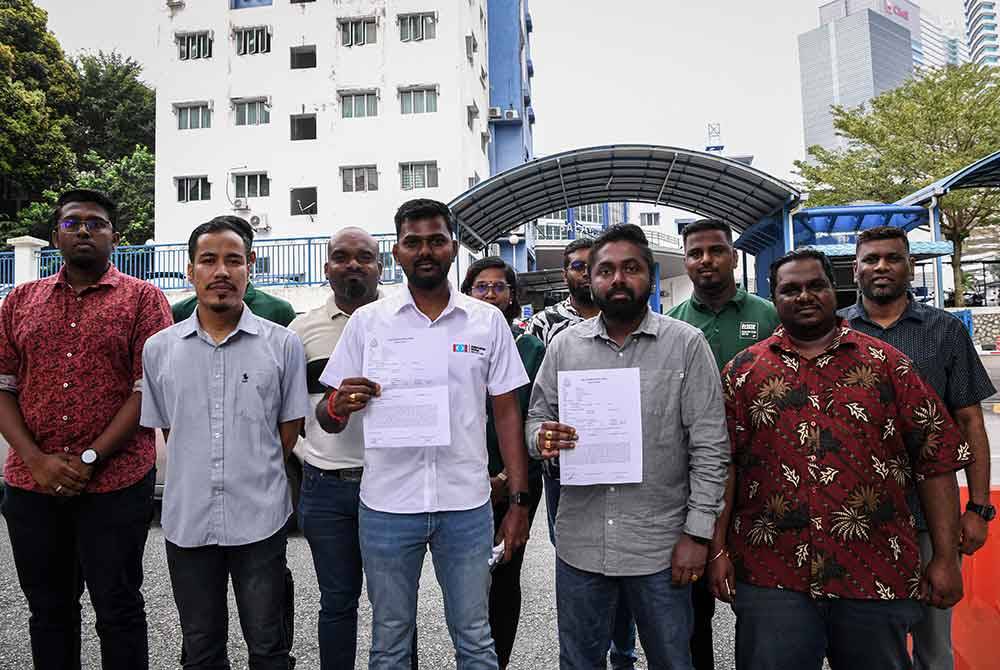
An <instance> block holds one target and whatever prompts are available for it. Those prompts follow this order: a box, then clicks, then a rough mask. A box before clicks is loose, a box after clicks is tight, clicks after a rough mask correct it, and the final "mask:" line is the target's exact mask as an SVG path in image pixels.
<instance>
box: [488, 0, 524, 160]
mask: <svg viewBox="0 0 1000 670" xmlns="http://www.w3.org/2000/svg"><path fill="white" fill-rule="evenodd" d="M487 10H488V12H489V16H488V26H489V54H490V70H489V72H490V107H499V108H501V109H502V110H505V111H506V110H509V109H513V110H515V111H517V115H518V118H517V120H510V121H507V120H503V119H500V120H492V121H490V132H491V133H492V135H493V142H492V143H491V146H490V152H489V154H490V174H498V173H500V172H503V171H504V170H508V169H510V168H512V167H516V166H518V165H521V164H522V163H525V162H527V161H530V160H532V159H534V157H535V152H534V148H533V142H532V124H531V122H530V120H529V117H530V116H532V115H533V113H534V112H533V111H532V110H531V109H530V104H529V102H528V101H530V99H531V77H530V76H528V60H529V59H530V58H531V34H530V32H529V31H528V28H527V26H528V24H529V23H530V21H529V18H528V17H529V14H528V1H527V0H488V3H487Z"/></svg>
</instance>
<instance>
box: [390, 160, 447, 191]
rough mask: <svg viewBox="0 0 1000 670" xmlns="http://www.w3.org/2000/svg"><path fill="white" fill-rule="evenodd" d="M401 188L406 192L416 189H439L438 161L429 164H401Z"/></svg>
mask: <svg viewBox="0 0 1000 670" xmlns="http://www.w3.org/2000/svg"><path fill="white" fill-rule="evenodd" d="M399 176H400V187H401V188H402V189H403V190H404V191H411V190H413V189H415V188H437V185H438V167H437V162H436V161H431V162H429V163H400V164H399Z"/></svg>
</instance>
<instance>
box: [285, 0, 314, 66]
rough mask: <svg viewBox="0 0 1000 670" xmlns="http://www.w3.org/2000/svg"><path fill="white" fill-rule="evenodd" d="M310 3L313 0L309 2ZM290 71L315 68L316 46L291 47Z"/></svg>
mask: <svg viewBox="0 0 1000 670" xmlns="http://www.w3.org/2000/svg"><path fill="white" fill-rule="evenodd" d="M309 1H310V2H312V1H313V0H309ZM291 54H292V69H293V70H304V69H306V68H310V67H316V45H315V44H311V45H309V46H304V47H292V50H291Z"/></svg>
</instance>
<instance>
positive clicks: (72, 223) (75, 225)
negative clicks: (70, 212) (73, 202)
mask: <svg viewBox="0 0 1000 670" xmlns="http://www.w3.org/2000/svg"><path fill="white" fill-rule="evenodd" d="M80 226H83V227H84V228H86V229H87V232H88V233H93V232H95V231H98V230H105V229H107V228H110V227H111V222H110V221H107V220H106V219H98V218H93V219H74V218H72V217H67V218H65V219H62V220H61V221H60V222H59V227H60V228H62V229H63V230H65V231H66V232H71V231H74V230H79V229H80Z"/></svg>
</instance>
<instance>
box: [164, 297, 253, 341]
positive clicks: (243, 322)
mask: <svg viewBox="0 0 1000 670" xmlns="http://www.w3.org/2000/svg"><path fill="white" fill-rule="evenodd" d="M239 331H243V332H244V333H246V334H247V335H258V334H260V320H259V319H258V318H257V316H256V315H254V313H253V312H252V311H250V308H249V307H247V306H246V305H243V313H242V314H240V320H239V323H237V324H236V328H234V329H233V332H231V333H229V335H227V336H226V339H224V340H223V341H222V342H220V343H219V344H225V343H226V342H228V341H229V340H230V338H232V337H233V335H235V334H236V333H237V332H239ZM196 333H198V334H200V335H202V336H203V337H204V338H205V339H206V340H207V341H209V342H212V338H211V337H209V336H208V333H206V332H205V331H204V330H203V329H202V327H201V322H200V321H199V320H198V308H197V307H195V309H194V311H193V312H191V316H189V317H188V318H186V319H184V320H183V321H181V322H180V323H179V324H177V336H178V337H180V338H181V339H184V338H186V337H190V336H191V335H194V334H196Z"/></svg>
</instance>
